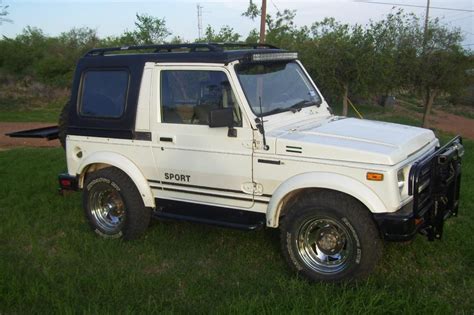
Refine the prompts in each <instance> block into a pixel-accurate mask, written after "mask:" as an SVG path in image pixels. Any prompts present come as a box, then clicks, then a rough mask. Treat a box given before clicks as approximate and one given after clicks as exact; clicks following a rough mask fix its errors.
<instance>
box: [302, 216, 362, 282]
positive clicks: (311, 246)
mask: <svg viewBox="0 0 474 315" xmlns="http://www.w3.org/2000/svg"><path fill="white" fill-rule="evenodd" d="M353 245H354V244H353V239H352V238H351V235H350V233H349V230H348V229H347V227H346V226H344V225H342V224H341V223H339V222H338V221H335V220H333V219H330V218H314V219H310V220H308V221H306V222H305V223H304V224H303V225H302V226H301V228H300V229H299V232H298V238H297V248H298V254H299V256H300V258H301V259H302V260H303V262H304V263H305V264H306V266H308V267H309V268H311V269H312V270H314V271H316V272H318V273H322V274H334V273H338V272H341V271H343V270H344V269H346V268H347V267H348V265H349V260H350V257H351V256H352V254H353V251H354V246H353Z"/></svg>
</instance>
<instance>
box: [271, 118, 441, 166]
mask: <svg viewBox="0 0 474 315" xmlns="http://www.w3.org/2000/svg"><path fill="white" fill-rule="evenodd" d="M270 134H273V135H275V138H276V151H277V152H276V153H277V154H282V155H291V156H304V157H314V158H319V159H329V160H339V161H348V162H360V163H370V164H382V165H394V164H397V163H399V162H401V161H403V160H405V159H406V158H407V157H409V156H410V155H412V154H414V153H416V152H418V151H419V150H421V149H422V148H424V147H425V146H426V145H428V144H429V143H431V142H432V141H433V140H435V139H436V138H435V135H434V133H433V132H432V131H431V130H429V129H423V128H417V127H411V126H405V125H399V124H393V123H386V122H379V121H371V120H362V119H355V118H338V117H333V118H331V119H328V120H325V121H324V122H321V121H319V122H313V123H307V124H305V125H300V126H295V125H291V126H280V127H278V128H277V130H272V132H271V133H270Z"/></svg>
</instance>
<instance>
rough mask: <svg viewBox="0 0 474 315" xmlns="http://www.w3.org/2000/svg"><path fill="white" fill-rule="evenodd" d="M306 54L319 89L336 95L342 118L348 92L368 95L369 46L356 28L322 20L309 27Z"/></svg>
mask: <svg viewBox="0 0 474 315" xmlns="http://www.w3.org/2000/svg"><path fill="white" fill-rule="evenodd" d="M311 32H312V35H313V40H312V42H310V45H309V46H308V47H307V48H309V52H310V53H309V54H308V53H307V54H306V58H307V59H308V60H310V64H311V65H310V67H312V70H313V71H312V72H313V73H315V74H316V77H317V79H318V80H319V81H321V82H323V84H322V85H323V86H324V87H325V88H326V89H327V90H329V91H331V92H332V94H335V95H340V97H341V99H342V103H343V112H342V114H343V115H347V113H348V97H349V93H350V92H353V93H358V94H362V95H363V94H368V91H369V84H368V77H369V74H370V71H371V67H370V63H371V60H370V58H369V57H370V53H371V51H372V48H373V45H372V43H371V41H370V37H368V36H367V33H366V30H364V28H362V27H361V26H360V25H355V26H350V25H348V24H341V23H338V22H336V21H335V20H334V19H333V18H326V19H324V20H323V21H321V22H316V23H314V24H313V25H312V27H311Z"/></svg>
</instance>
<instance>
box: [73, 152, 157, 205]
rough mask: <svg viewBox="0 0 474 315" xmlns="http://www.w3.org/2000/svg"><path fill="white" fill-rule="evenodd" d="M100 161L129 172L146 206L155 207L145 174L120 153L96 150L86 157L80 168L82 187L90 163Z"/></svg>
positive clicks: (126, 172) (80, 183)
mask: <svg viewBox="0 0 474 315" xmlns="http://www.w3.org/2000/svg"><path fill="white" fill-rule="evenodd" d="M98 163H102V164H108V165H110V166H113V167H116V168H118V169H119V170H121V171H123V172H124V173H125V174H127V175H128V177H130V179H131V180H132V181H133V183H134V184H135V186H136V187H137V189H138V192H139V193H140V195H141V196H142V199H143V203H144V204H145V206H146V207H151V208H155V198H153V194H152V192H151V189H150V186H149V185H148V181H147V180H146V178H145V176H143V174H142V172H141V171H140V169H139V168H138V167H137V166H136V165H135V164H134V163H133V162H132V161H130V160H129V159H127V158H126V157H124V156H123V155H120V154H118V153H113V152H95V153H93V154H92V155H90V156H88V157H87V158H86V159H84V161H83V162H82V163H81V165H80V166H79V168H78V174H79V175H80V176H81V180H80V181H79V185H80V186H81V187H82V185H83V180H82V178H83V174H84V171H85V170H87V168H88V167H89V166H90V165H93V164H98Z"/></svg>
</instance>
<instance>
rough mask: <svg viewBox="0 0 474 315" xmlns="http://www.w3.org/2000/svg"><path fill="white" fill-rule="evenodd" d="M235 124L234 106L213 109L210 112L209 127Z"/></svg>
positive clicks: (230, 126)
mask: <svg viewBox="0 0 474 315" xmlns="http://www.w3.org/2000/svg"><path fill="white" fill-rule="evenodd" d="M233 125H234V111H233V110H232V107H229V108H219V109H213V110H211V111H210V112H209V127H211V128H219V127H229V128H232V126H233Z"/></svg>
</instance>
